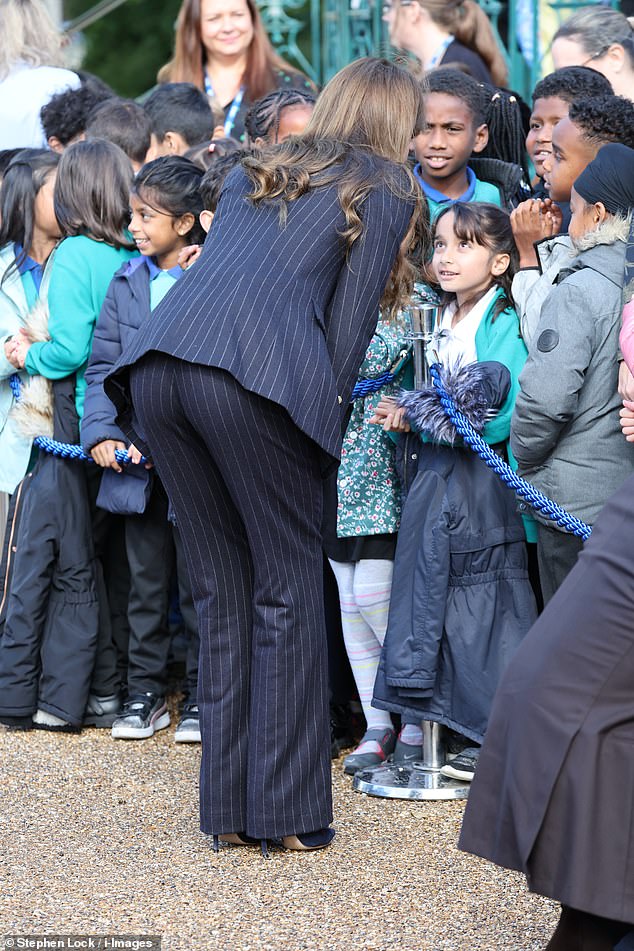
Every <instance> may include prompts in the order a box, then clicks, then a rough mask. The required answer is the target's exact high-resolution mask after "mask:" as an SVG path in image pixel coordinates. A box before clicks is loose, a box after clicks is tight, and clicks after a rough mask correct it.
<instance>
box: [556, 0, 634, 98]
mask: <svg viewBox="0 0 634 951" xmlns="http://www.w3.org/2000/svg"><path fill="white" fill-rule="evenodd" d="M552 54H553V62H554V64H555V68H556V69H561V67H562V66H589V67H590V69H595V70H596V71H597V72H598V73H602V74H603V75H604V76H605V77H606V79H608V80H609V81H610V83H611V84H612V88H613V90H614V92H615V93H616V95H617V96H625V98H626V99H634V91H633V90H634V18H633V17H629V18H628V17H626V16H623V14H622V13H619V11H618V10H611V9H610V8H609V7H604V6H596V7H587V8H586V9H584V10H578V11H577V12H576V13H573V15H572V16H571V17H569V18H568V19H567V20H566V21H565V23H562V25H561V26H560V27H559V29H558V30H557V32H556V33H555V35H554V37H553V45H552Z"/></svg>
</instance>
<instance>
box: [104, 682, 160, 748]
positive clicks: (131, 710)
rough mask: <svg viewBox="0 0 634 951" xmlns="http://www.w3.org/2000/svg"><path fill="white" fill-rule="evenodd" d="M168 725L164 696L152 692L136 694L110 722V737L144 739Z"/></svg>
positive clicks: (116, 738)
mask: <svg viewBox="0 0 634 951" xmlns="http://www.w3.org/2000/svg"><path fill="white" fill-rule="evenodd" d="M169 725H170V715H169V713H168V712H167V704H166V703H165V697H159V696H157V695H156V694H154V693H141V694H136V695H135V696H132V697H128V699H127V700H126V702H125V703H124V704H123V709H122V711H121V716H118V717H117V719H116V720H115V721H114V723H113V724H112V737H113V739H115V740H145V739H147V738H148V737H149V736H153V735H154V733H156V732H157V730H164V729H165V728H166V727H168V726H169Z"/></svg>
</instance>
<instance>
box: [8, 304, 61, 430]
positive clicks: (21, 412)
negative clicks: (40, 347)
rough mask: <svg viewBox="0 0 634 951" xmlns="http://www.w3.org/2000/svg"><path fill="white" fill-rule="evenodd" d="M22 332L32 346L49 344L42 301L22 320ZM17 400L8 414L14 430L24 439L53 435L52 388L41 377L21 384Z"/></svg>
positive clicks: (46, 317)
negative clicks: (42, 343) (23, 331)
mask: <svg viewBox="0 0 634 951" xmlns="http://www.w3.org/2000/svg"><path fill="white" fill-rule="evenodd" d="M24 330H25V331H26V333H27V335H28V338H29V340H30V341H31V343H40V342H44V341H46V340H50V339H51V338H50V336H49V333H48V307H47V306H46V304H45V303H43V302H42V301H38V303H37V304H36V305H35V307H33V308H32V309H31V310H30V311H29V313H28V315H27V317H26V320H25V324H24ZM21 379H22V388H21V390H20V398H19V400H17V401H16V402H15V403H14V405H13V408H12V409H11V411H10V413H9V417H10V419H12V420H13V422H14V424H15V426H16V428H17V429H18V431H19V432H20V434H21V435H22V436H24V437H25V438H27V439H35V437H36V436H52V435H53V384H52V383H51V381H50V380H47V379H46V377H43V376H39V375H38V376H30V377H28V379H27V380H26V382H25V381H24V378H23V377H21Z"/></svg>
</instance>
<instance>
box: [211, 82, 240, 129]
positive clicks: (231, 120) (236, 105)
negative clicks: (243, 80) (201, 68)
mask: <svg viewBox="0 0 634 951" xmlns="http://www.w3.org/2000/svg"><path fill="white" fill-rule="evenodd" d="M205 92H206V93H207V95H208V96H209V97H210V98H212V99H213V97H214V96H215V93H214V87H213V86H212V85H211V80H210V78H209V76H208V75H207V73H205ZM243 99H244V86H240V88H239V89H238V92H237V94H236V97H235V99H234V100H233V102H232V103H231V106H230V108H229V112H228V113H227V118H226V119H225V124H224V127H223V128H224V133H225V135H231V133H232V131H233V127H234V125H235V124H236V116H237V115H238V113H239V112H240V106H241V105H242V100H243Z"/></svg>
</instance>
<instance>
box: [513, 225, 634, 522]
mask: <svg viewBox="0 0 634 951" xmlns="http://www.w3.org/2000/svg"><path fill="white" fill-rule="evenodd" d="M597 237H598V238H599V240H600V239H601V238H602V239H603V240H606V238H607V237H609V236H608V235H606V233H605V230H603V232H602V234H600V235H599V234H598V235H597ZM624 263H625V243H624V242H623V241H621V240H617V241H614V242H613V243H611V244H595V246H593V247H589V248H588V249H587V250H584V251H582V252H581V253H580V254H578V256H577V257H576V258H575V259H574V260H573V261H572V262H571V264H570V266H569V267H568V268H567V269H565V270H564V271H562V272H561V274H560V276H559V281H558V283H557V285H556V286H555V287H554V288H553V290H552V292H551V293H550V294H549V296H548V297H547V298H546V301H545V302H544V305H543V307H542V311H541V318H540V322H539V325H538V328H537V332H536V334H535V339H534V340H533V342H532V343H531V346H530V349H529V354H528V360H527V361H526V365H525V367H524V370H523V371H522V373H521V375H520V388H521V389H520V394H519V396H518V397H517V401H516V403H515V412H514V415H513V420H512V424H511V449H512V451H513V454H514V455H515V458H516V459H517V461H518V464H519V471H520V474H521V475H522V476H524V477H525V478H527V479H528V480H529V481H530V482H531V483H532V484H533V485H534V486H536V488H538V489H540V490H541V491H542V492H545V493H546V495H548V496H550V498H552V499H554V500H555V501H556V502H559V504H560V505H563V506H564V508H566V509H568V511H570V512H571V513H572V514H573V515H576V516H577V517H578V518H581V519H584V520H585V521H586V522H589V523H590V524H592V523H593V522H594V520H595V519H596V517H597V514H598V512H599V510H600V509H601V508H602V506H603V505H604V504H605V502H606V500H607V499H608V498H609V497H610V495H612V494H613V493H614V492H615V491H616V490H617V489H618V488H619V487H620V486H621V484H622V483H623V482H624V481H625V479H626V478H627V477H628V475H629V474H630V473H631V472H632V471H633V470H634V447H632V445H631V444H630V443H627V442H626V441H625V440H624V438H623V436H622V434H621V428H620V425H619V409H620V407H621V398H620V397H619V394H618V356H619V330H620V326H621V306H622V305H621V294H622V286H623V272H624V271H623V269H624ZM549 524H551V523H550V522H549Z"/></svg>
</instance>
